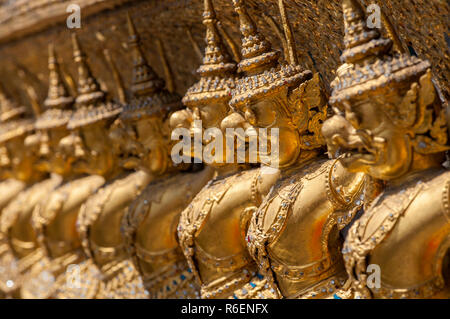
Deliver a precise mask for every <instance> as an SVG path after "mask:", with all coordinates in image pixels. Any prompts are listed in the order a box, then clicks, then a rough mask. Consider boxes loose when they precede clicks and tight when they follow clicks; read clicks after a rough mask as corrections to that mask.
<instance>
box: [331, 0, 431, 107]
mask: <svg viewBox="0 0 450 319" xmlns="http://www.w3.org/2000/svg"><path fill="white" fill-rule="evenodd" d="M342 7H343V10H344V23H345V37H344V44H345V51H344V52H343V54H342V56H341V61H342V62H343V63H347V68H346V69H345V71H344V72H341V74H340V75H339V79H340V81H335V82H333V83H332V87H333V94H332V96H331V98H330V103H332V104H335V103H339V102H341V101H344V100H349V99H351V98H352V97H354V96H356V95H362V94H364V93H366V92H368V91H375V90H376V89H378V88H382V87H385V86H387V85H388V84H389V83H392V82H401V81H411V80H413V79H418V78H420V76H421V75H423V74H425V73H426V71H427V70H428V69H429V68H430V63H429V62H428V61H423V60H421V59H419V58H417V57H414V56H412V57H411V56H409V55H407V54H393V53H392V47H393V43H392V40H391V39H385V38H383V37H381V35H380V32H379V30H378V29H375V28H374V29H370V28H369V27H368V26H367V24H366V15H365V12H364V9H363V8H362V6H361V4H360V3H359V2H358V1H357V0H343V4H342Z"/></svg>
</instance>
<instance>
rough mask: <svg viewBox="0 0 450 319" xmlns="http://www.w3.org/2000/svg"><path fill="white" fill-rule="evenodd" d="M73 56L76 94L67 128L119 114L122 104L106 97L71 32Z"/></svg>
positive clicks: (88, 123) (70, 128)
mask: <svg viewBox="0 0 450 319" xmlns="http://www.w3.org/2000/svg"><path fill="white" fill-rule="evenodd" d="M72 43H73V56H74V60H75V62H76V64H77V67H78V96H77V98H76V100H75V104H76V110H75V111H74V112H73V114H72V116H71V118H70V120H69V123H68V124H67V128H68V129H69V130H73V129H76V128H79V127H82V126H86V125H90V124H93V123H95V122H99V121H101V120H105V119H109V118H113V117H115V116H117V115H118V114H120V112H121V111H122V105H121V104H120V103H116V102H112V101H110V100H109V99H107V98H106V94H105V92H103V91H102V90H101V89H100V85H99V84H98V82H97V80H96V79H95V78H94V77H93V76H92V72H91V70H90V68H89V65H88V64H87V61H86V56H85V55H84V53H83V51H82V50H81V46H80V43H79V41H78V38H77V36H76V34H75V33H74V34H72Z"/></svg>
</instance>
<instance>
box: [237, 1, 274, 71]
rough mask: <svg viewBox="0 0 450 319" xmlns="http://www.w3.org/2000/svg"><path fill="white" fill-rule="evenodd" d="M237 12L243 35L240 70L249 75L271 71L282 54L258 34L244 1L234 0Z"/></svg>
mask: <svg viewBox="0 0 450 319" xmlns="http://www.w3.org/2000/svg"><path fill="white" fill-rule="evenodd" d="M233 5H234V9H235V11H236V12H237V13H238V14H239V24H240V31H241V34H242V58H243V59H242V61H241V62H240V63H239V68H240V69H241V70H242V71H244V72H246V73H247V74H249V75H250V74H253V73H260V72H261V71H264V70H270V69H271V68H272V67H274V66H275V65H276V64H277V62H278V58H279V55H280V53H279V52H278V51H273V50H272V45H271V44H270V42H269V41H267V40H266V39H265V37H264V36H263V35H262V34H261V33H259V32H258V29H257V28H256V25H255V23H254V22H253V20H252V18H251V17H250V15H249V14H248V12H247V8H246V6H245V3H244V1H243V0H233Z"/></svg>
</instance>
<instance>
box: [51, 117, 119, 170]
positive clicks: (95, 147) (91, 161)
mask: <svg viewBox="0 0 450 319" xmlns="http://www.w3.org/2000/svg"><path fill="white" fill-rule="evenodd" d="M107 127H108V125H107V123H106V121H105V120H102V121H98V122H95V123H92V124H89V125H86V126H81V127H80V128H77V129H76V130H74V131H73V132H72V133H71V134H70V135H69V136H67V137H65V138H63V139H62V140H61V141H60V143H59V148H60V150H59V151H58V152H60V153H59V154H61V159H65V161H66V162H65V164H69V163H70V164H71V166H72V169H73V172H74V173H77V174H91V175H102V176H104V175H107V174H108V173H109V172H111V171H112V170H113V168H114V165H115V153H114V147H112V143H111V140H110V138H109V136H108V134H109V131H108V128H107ZM62 162H63V161H62Z"/></svg>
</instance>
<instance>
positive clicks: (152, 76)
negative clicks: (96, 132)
mask: <svg viewBox="0 0 450 319" xmlns="http://www.w3.org/2000/svg"><path fill="white" fill-rule="evenodd" d="M128 32H129V41H128V44H129V47H130V49H131V52H132V54H133V78H132V91H133V94H134V96H133V97H132V99H131V100H130V102H129V103H127V104H126V105H125V107H124V108H123V111H122V114H121V115H120V117H121V119H122V120H125V121H135V120H138V119H143V118H146V117H152V116H156V117H160V118H164V117H165V116H166V115H167V114H168V113H170V112H172V111H177V110H179V109H180V108H181V107H182V104H181V101H180V100H181V99H180V96H179V95H177V94H176V93H170V92H169V91H168V90H167V89H166V88H165V81H164V80H163V79H161V78H160V77H159V76H158V75H157V74H156V72H155V71H154V70H153V69H152V68H151V67H150V65H149V64H148V62H147V60H146V59H145V57H144V54H143V53H142V49H141V42H140V38H139V34H138V33H137V31H136V27H135V25H134V23H133V20H132V19H131V16H130V14H129V13H128ZM160 50H162V48H161V49H160ZM162 60H163V61H162V63H163V67H164V68H165V70H166V75H167V74H168V73H169V72H168V69H167V68H168V65H167V64H166V61H164V57H162ZM169 82H170V80H169Z"/></svg>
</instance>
